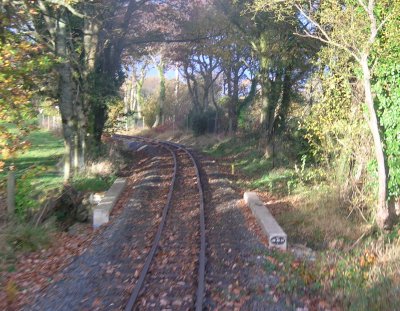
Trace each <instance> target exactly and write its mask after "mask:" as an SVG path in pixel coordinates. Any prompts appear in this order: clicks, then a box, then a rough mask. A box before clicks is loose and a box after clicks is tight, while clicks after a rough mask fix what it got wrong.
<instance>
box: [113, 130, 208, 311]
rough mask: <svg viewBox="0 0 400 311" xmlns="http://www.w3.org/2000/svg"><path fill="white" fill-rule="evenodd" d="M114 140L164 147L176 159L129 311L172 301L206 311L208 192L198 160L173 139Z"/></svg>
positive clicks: (128, 304)
mask: <svg viewBox="0 0 400 311" xmlns="http://www.w3.org/2000/svg"><path fill="white" fill-rule="evenodd" d="M115 139H120V140H121V139H124V140H128V141H135V142H143V143H146V144H151V145H153V146H158V147H160V148H163V149H165V150H166V151H168V152H169V153H170V154H171V157H172V158H173V163H174V165H173V174H172V180H171V184H170V188H169V192H168V196H167V202H166V203H165V206H164V208H163V211H162V217H161V221H160V223H159V226H158V230H157V233H156V234H155V236H154V239H153V242H152V246H151V249H150V251H149V252H148V255H147V257H146V260H145V263H144V266H143V268H142V270H141V272H140V275H139V278H138V280H137V282H136V284H135V287H134V289H133V291H132V293H131V295H130V298H129V301H128V303H127V305H126V307H125V310H126V311H130V310H135V309H154V310H157V309H159V308H162V307H165V306H166V305H167V304H171V303H172V305H173V307H175V308H176V309H195V310H196V311H200V310H202V309H203V299H204V291H205V264H206V236H205V213H204V191H203V187H202V180H201V175H200V170H199V165H198V163H197V161H196V158H195V157H194V156H193V154H192V152H191V151H190V150H188V149H187V148H185V147H184V146H182V145H179V144H176V143H172V142H166V141H159V140H155V139H149V138H145V137H137V136H123V135H116V136H115ZM188 202H189V204H188ZM171 300H172V301H171Z"/></svg>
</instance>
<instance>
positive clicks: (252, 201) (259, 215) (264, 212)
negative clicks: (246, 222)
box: [244, 192, 287, 250]
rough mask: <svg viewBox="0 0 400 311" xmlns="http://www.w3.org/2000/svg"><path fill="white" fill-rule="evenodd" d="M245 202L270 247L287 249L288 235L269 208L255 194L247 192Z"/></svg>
mask: <svg viewBox="0 0 400 311" xmlns="http://www.w3.org/2000/svg"><path fill="white" fill-rule="evenodd" d="M244 201H245V202H246V204H247V205H249V207H250V209H251V211H252V213H253V215H254V217H256V219H257V222H258V223H259V224H260V226H261V228H262V230H263V231H264V233H265V234H266V235H267V238H268V242H269V246H270V247H275V248H278V249H281V250H286V249H287V234H286V233H285V232H284V231H283V229H282V228H281V226H279V224H278V222H277V221H276V220H275V218H274V216H272V214H271V213H270V211H269V210H268V208H267V207H266V206H265V205H264V204H263V203H262V202H261V200H260V199H259V197H258V196H257V194H256V193H255V192H245V194H244Z"/></svg>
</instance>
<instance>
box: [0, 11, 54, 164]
mask: <svg viewBox="0 0 400 311" xmlns="http://www.w3.org/2000/svg"><path fill="white" fill-rule="evenodd" d="M0 20H1V25H0V32H1V33H0V37H1V38H0V120H1V121H2V122H1V123H0V156H1V157H2V159H3V160H4V159H7V158H9V157H11V156H14V155H15V153H16V152H18V151H19V150H24V149H26V148H28V147H29V144H28V143H27V142H26V140H24V138H25V137H26V136H27V135H28V134H29V132H30V131H31V130H33V129H34V128H35V124H34V123H33V122H32V119H34V116H35V115H36V113H37V112H36V110H37V108H38V107H36V106H35V104H34V101H33V97H34V95H35V94H37V93H38V91H39V89H40V85H41V84H42V83H44V82H45V81H46V79H47V76H48V73H49V71H50V70H51V68H52V66H53V64H54V60H52V59H51V57H50V56H49V55H47V54H46V53H45V51H44V47H43V46H41V45H39V44H37V43H34V42H33V41H32V40H27V39H26V38H25V37H24V35H22V34H20V33H19V31H15V27H18V26H17V25H16V24H15V23H16V21H14V20H13V18H10V17H9V16H8V15H7V14H6V13H5V11H4V10H3V7H2V5H1V6H0ZM3 122H6V123H12V124H14V126H15V127H16V129H17V130H16V131H15V130H14V129H12V130H11V129H10V127H8V126H5V125H4V123H3ZM3 165H4V163H3V162H2V160H1V159H0V171H1V169H2V167H3Z"/></svg>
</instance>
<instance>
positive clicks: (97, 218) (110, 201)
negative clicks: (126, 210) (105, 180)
mask: <svg viewBox="0 0 400 311" xmlns="http://www.w3.org/2000/svg"><path fill="white" fill-rule="evenodd" d="M126 183H127V180H126V178H118V179H117V180H116V181H115V182H114V184H113V185H112V186H111V188H110V189H109V190H108V191H107V192H106V194H105V196H104V198H103V199H102V200H101V202H100V203H99V204H98V205H97V206H96V207H95V208H94V209H93V228H98V227H100V226H101V225H103V224H106V223H108V222H109V221H110V214H111V211H112V209H113V208H114V206H115V204H116V203H117V201H118V198H119V196H120V195H121V193H122V191H124V189H125V186H126Z"/></svg>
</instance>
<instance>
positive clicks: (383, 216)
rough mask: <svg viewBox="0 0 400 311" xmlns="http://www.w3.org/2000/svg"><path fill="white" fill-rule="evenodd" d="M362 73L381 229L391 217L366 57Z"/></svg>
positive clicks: (383, 159)
mask: <svg viewBox="0 0 400 311" xmlns="http://www.w3.org/2000/svg"><path fill="white" fill-rule="evenodd" d="M360 63H361V67H362V71H363V83H364V92H365V103H366V105H367V107H368V112H369V122H368V125H369V128H370V131H371V134H372V137H373V140H374V149H375V157H376V161H377V163H378V186H379V187H378V207H377V211H376V222H377V224H378V226H379V227H380V228H381V229H384V228H389V227H390V226H391V223H390V221H391V215H390V212H389V208H388V204H387V173H386V164H385V155H384V151H383V144H382V141H381V137H380V132H379V123H378V118H377V115H376V111H375V107H374V99H373V95H372V89H371V72H370V68H369V66H368V56H367V55H363V56H362V57H361V61H360Z"/></svg>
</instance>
